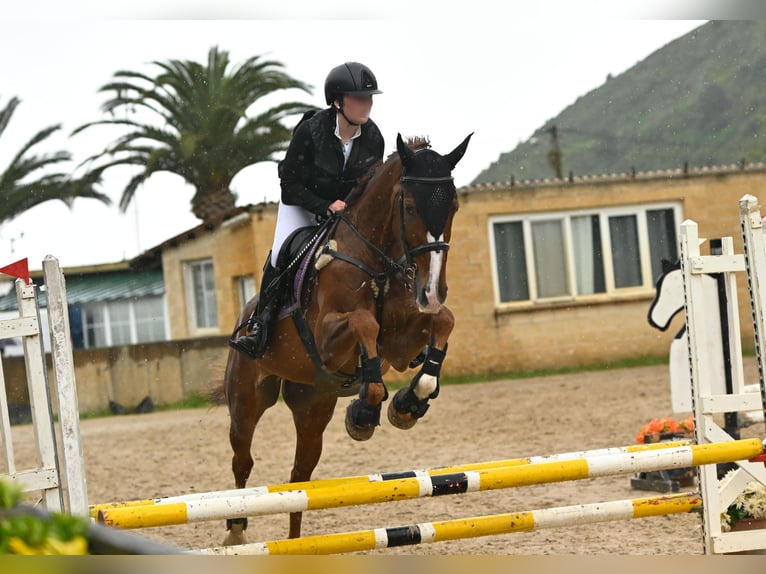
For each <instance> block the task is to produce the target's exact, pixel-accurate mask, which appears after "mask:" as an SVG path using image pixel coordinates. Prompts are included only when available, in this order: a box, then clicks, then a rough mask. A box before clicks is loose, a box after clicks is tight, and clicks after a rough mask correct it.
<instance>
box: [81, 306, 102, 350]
mask: <svg viewBox="0 0 766 574" xmlns="http://www.w3.org/2000/svg"><path fill="white" fill-rule="evenodd" d="M82 313H83V317H84V318H83V323H84V325H85V346H86V347H87V348H89V349H92V348H93V347H108V346H109V343H108V342H107V331H106V323H105V319H104V305H103V304H100V305H83V308H82Z"/></svg>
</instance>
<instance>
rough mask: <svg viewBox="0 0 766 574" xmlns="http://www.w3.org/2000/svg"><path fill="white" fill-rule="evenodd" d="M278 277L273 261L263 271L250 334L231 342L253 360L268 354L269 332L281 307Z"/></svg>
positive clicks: (249, 329) (251, 319) (233, 346)
mask: <svg viewBox="0 0 766 574" xmlns="http://www.w3.org/2000/svg"><path fill="white" fill-rule="evenodd" d="M278 276H279V271H278V270H277V269H275V268H274V267H272V265H271V261H268V262H267V263H266V266H265V267H264V269H263V279H262V280H261V291H260V295H259V297H258V305H257V307H256V308H255V312H254V313H253V316H252V317H251V318H250V322H249V328H248V332H249V333H250V334H249V335H246V336H244V337H239V338H238V339H230V340H229V346H230V347H232V348H233V349H236V350H237V351H239V352H240V353H244V354H245V355H247V356H248V357H250V358H251V359H260V358H261V357H262V356H263V354H264V353H265V352H266V343H268V340H269V331H270V330H271V327H272V323H273V322H274V318H275V316H276V314H277V309H278V307H279V286H278V285H277V284H276V283H277V282H275V279H276V278H277V277H278Z"/></svg>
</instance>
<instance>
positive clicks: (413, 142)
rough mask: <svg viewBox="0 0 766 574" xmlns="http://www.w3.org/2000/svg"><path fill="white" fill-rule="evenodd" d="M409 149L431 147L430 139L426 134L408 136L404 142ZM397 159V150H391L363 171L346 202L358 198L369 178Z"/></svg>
mask: <svg viewBox="0 0 766 574" xmlns="http://www.w3.org/2000/svg"><path fill="white" fill-rule="evenodd" d="M405 143H406V144H407V145H408V146H409V147H410V148H411V149H413V150H419V149H424V148H428V147H431V141H430V140H429V139H428V137H426V136H415V137H411V138H408V139H407V141H406V142H405ZM397 159H399V153H398V152H392V153H391V154H390V155H389V156H388V157H387V158H386V161H385V162H382V161H378V162H376V163H375V164H373V165H372V167H370V169H368V170H367V173H365V174H364V175H363V176H362V177H360V178H359V179H358V180H357V182H356V185H355V186H354V189H352V190H351V193H349V194H348V198H347V199H346V203H348V204H349V205H352V204H353V203H354V202H355V201H356V200H357V199H359V196H361V195H362V192H363V191H364V190H365V189H366V188H367V185H368V184H369V183H370V180H371V179H372V178H373V177H375V174H377V173H378V172H379V171H380V170H381V169H382V168H385V167H388V166H389V165H391V164H392V163H394V162H395V161H396V160H397Z"/></svg>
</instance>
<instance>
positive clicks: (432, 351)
mask: <svg viewBox="0 0 766 574" xmlns="http://www.w3.org/2000/svg"><path fill="white" fill-rule="evenodd" d="M454 326H455V317H454V315H453V314H452V312H451V311H450V310H449V309H448V308H447V307H442V309H441V310H440V311H439V313H438V314H437V315H436V316H435V317H434V318H433V323H432V326H431V328H432V331H431V343H430V344H429V346H428V348H427V351H426V356H425V359H424V360H423V363H422V366H421V368H420V371H418V373H417V374H416V375H415V377H414V378H413V379H412V381H411V382H410V385H409V386H408V387H405V388H402V389H399V390H398V391H397V393H396V394H395V395H394V398H393V400H392V401H391V402H390V403H389V405H388V413H387V414H388V421H389V422H390V423H391V424H392V425H393V426H395V427H396V428H400V429H405V430H406V429H409V428H412V427H413V426H414V425H415V423H416V422H418V419H419V418H421V417H422V416H423V415H425V414H426V411H427V410H428V407H429V404H428V401H429V399H435V398H436V397H437V396H439V378H440V376H441V369H442V364H443V363H444V358H445V357H446V355H447V340H448V339H449V336H450V334H451V333H452V329H453V328H454Z"/></svg>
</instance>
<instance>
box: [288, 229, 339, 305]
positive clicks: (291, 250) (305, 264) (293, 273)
mask: <svg viewBox="0 0 766 574" xmlns="http://www.w3.org/2000/svg"><path fill="white" fill-rule="evenodd" d="M328 231H329V227H328V226H327V225H321V226H316V225H309V226H307V227H299V228H298V229H296V230H295V231H293V232H292V233H291V234H290V235H289V236H288V237H287V239H286V240H285V241H284V243H283V244H282V247H281V248H280V250H279V254H278V255H277V268H278V269H281V270H282V271H281V273H280V281H279V283H280V287H281V289H279V290H278V291H279V292H278V293H277V294H276V295H275V296H277V297H280V302H279V303H280V305H279V312H278V315H277V317H278V319H283V318H284V317H286V316H288V315H291V314H292V313H293V311H295V310H296V309H301V308H302V307H304V306H305V305H306V304H307V303H308V296H309V295H310V293H311V286H312V285H313V282H312V281H310V279H312V278H313V274H312V273H311V262H312V261H313V260H314V256H315V253H316V251H317V249H318V248H319V246H320V245H321V244H322V241H323V239H324V238H325V237H326V235H327V233H328ZM288 286H289V287H290V288H289V289H287V287H288Z"/></svg>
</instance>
